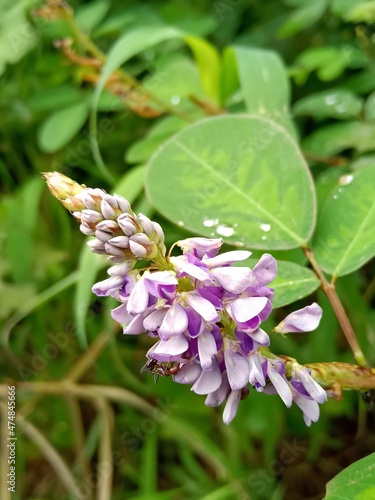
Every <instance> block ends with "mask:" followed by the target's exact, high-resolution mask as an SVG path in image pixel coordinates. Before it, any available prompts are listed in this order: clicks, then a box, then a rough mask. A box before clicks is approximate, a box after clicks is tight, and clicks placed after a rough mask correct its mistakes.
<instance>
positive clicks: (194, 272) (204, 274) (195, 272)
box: [171, 256, 212, 283]
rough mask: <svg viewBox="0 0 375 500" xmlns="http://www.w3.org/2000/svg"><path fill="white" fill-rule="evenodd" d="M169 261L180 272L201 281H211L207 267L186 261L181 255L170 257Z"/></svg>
mask: <svg viewBox="0 0 375 500" xmlns="http://www.w3.org/2000/svg"><path fill="white" fill-rule="evenodd" d="M171 262H172V264H173V265H174V266H175V267H176V268H177V269H178V271H179V272H180V273H182V274H188V275H189V276H192V277H193V278H195V279H197V280H199V281H203V282H204V283H211V282H212V276H211V274H210V272H209V271H208V269H203V268H202V267H198V266H196V265H194V264H191V263H189V262H187V261H186V260H185V258H184V257H183V256H181V257H172V258H171Z"/></svg>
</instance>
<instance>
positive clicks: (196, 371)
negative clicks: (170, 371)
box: [173, 361, 202, 384]
mask: <svg viewBox="0 0 375 500" xmlns="http://www.w3.org/2000/svg"><path fill="white" fill-rule="evenodd" d="M201 372H202V368H201V367H200V365H199V364H198V363H195V361H188V362H187V363H185V364H184V365H183V366H182V368H180V371H179V372H178V373H176V375H173V381H174V382H177V383H178V384H194V382H196V380H197V378H198V377H199V375H200V374H201Z"/></svg>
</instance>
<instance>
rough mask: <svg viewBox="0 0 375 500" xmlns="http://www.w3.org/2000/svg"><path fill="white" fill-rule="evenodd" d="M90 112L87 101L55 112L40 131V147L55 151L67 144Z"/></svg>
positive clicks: (51, 151) (50, 151)
mask: <svg viewBox="0 0 375 500" xmlns="http://www.w3.org/2000/svg"><path fill="white" fill-rule="evenodd" d="M88 113H89V107H88V102H87V101H82V102H80V103H78V104H74V105H73V106H69V107H67V108H64V109H61V110H59V111H56V112H54V113H53V114H52V115H50V116H49V117H48V118H47V120H46V121H45V122H44V123H43V124H42V126H41V127H40V129H39V131H38V145H39V147H40V149H41V150H42V151H43V152H44V153H54V152H55V151H58V150H59V149H61V148H63V147H64V146H66V145H67V144H68V142H70V141H71V140H72V139H73V137H74V136H75V135H76V134H78V132H79V131H80V130H81V128H82V127H83V125H84V123H85V121H86V120H87V116H88Z"/></svg>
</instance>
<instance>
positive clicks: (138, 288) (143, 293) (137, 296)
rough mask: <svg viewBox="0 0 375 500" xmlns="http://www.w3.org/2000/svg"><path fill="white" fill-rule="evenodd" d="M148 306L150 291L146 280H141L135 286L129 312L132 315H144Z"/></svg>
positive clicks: (129, 301) (129, 303) (130, 298)
mask: <svg viewBox="0 0 375 500" xmlns="http://www.w3.org/2000/svg"><path fill="white" fill-rule="evenodd" d="M147 305H148V291H147V288H146V286H145V282H144V279H142V278H141V279H140V280H138V281H137V283H136V284H135V286H134V288H133V290H132V291H131V293H130V295H129V300H128V312H130V313H131V314H139V313H142V312H143V311H144V310H145V309H146V308H147Z"/></svg>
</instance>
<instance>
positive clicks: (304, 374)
mask: <svg viewBox="0 0 375 500" xmlns="http://www.w3.org/2000/svg"><path fill="white" fill-rule="evenodd" d="M297 373H298V378H299V379H300V381H301V382H302V384H303V386H304V388H305V389H306V391H307V393H308V394H309V395H310V396H311V397H312V398H313V399H315V401H317V402H318V403H320V404H322V403H324V402H325V401H327V393H326V391H325V390H324V389H323V387H321V386H320V385H319V384H318V383H317V382H316V381H315V380H314V379H313V378H312V376H311V375H310V374H309V371H308V370H307V369H306V368H304V367H302V368H301V370H299V371H298V372H297Z"/></svg>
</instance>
